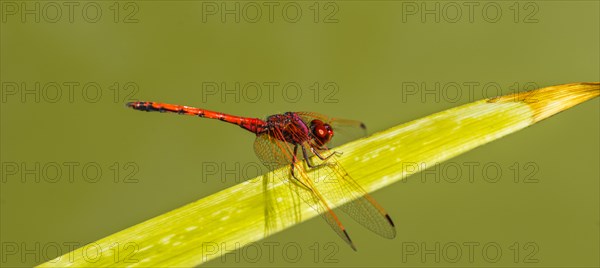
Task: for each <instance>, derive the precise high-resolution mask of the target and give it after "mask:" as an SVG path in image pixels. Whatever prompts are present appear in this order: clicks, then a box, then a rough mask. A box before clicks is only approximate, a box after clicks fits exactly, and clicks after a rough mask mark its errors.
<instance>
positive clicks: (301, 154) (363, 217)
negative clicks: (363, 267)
mask: <svg viewBox="0 0 600 268" xmlns="http://www.w3.org/2000/svg"><path fill="white" fill-rule="evenodd" d="M127 107H130V108H133V109H135V110H140V111H147V112H154V111H157V112H171V113H178V114H184V115H191V116H197V117H203V118H210V119H218V120H221V121H225V122H228V123H231V124H235V125H238V126H240V127H242V128H243V129H246V130H248V131H250V132H252V133H254V134H256V140H255V141H254V152H255V153H256V155H257V156H258V158H260V160H261V161H262V162H263V164H264V165H265V166H267V167H268V168H270V169H276V168H279V167H282V166H288V165H289V166H290V175H291V176H290V177H288V178H280V179H282V180H283V182H291V183H290V185H295V186H297V187H294V188H295V189H294V191H293V192H295V193H296V197H299V198H300V199H302V200H303V201H304V202H306V203H307V204H308V205H310V206H311V207H312V208H314V209H316V210H317V212H318V213H319V214H320V215H321V216H322V217H323V218H324V219H325V221H326V222H327V223H328V224H329V225H330V226H331V228H333V230H334V231H335V232H336V233H337V234H338V235H339V236H340V237H341V238H342V239H343V240H344V241H345V242H346V243H348V244H349V245H350V247H352V249H354V250H356V247H355V246H354V244H353V243H352V240H351V239H350V236H349V235H348V232H346V229H345V227H344V226H343V225H342V223H341V221H340V220H339V218H338V216H337V215H336V213H334V212H333V210H332V209H331V207H330V205H329V203H328V201H327V200H340V199H346V200H347V201H349V202H347V203H345V204H344V205H341V206H340V208H341V209H342V211H344V212H345V213H346V214H348V215H349V216H350V217H352V218H353V219H354V220H356V221H357V222H358V223H360V224H361V225H363V226H365V227H366V228H367V229H369V230H371V231H373V232H374V233H376V234H379V235H381V236H383V237H385V238H390V239H391V238H394V237H395V236H396V229H395V227H394V223H393V221H392V219H391V218H390V216H389V215H388V214H387V212H385V210H384V209H383V207H381V206H380V205H379V204H378V203H377V202H376V201H375V199H373V198H372V197H371V196H370V195H369V194H368V193H367V192H366V191H365V190H364V189H363V188H362V187H361V186H360V185H358V183H356V181H354V179H352V177H350V175H349V174H348V173H347V172H346V171H345V170H344V169H343V168H342V166H341V165H340V164H339V163H338V162H337V160H336V156H337V155H339V154H341V153H339V152H335V151H331V150H329V148H328V147H327V144H328V143H329V142H330V140H331V139H332V137H333V134H334V129H333V128H335V127H336V126H337V125H351V126H355V127H360V128H362V129H366V127H365V125H364V124H363V123H361V122H358V121H353V120H345V119H336V118H329V117H327V116H324V115H321V114H317V113H310V112H286V113H283V114H276V115H271V116H269V117H267V119H266V120H262V119H258V118H248V117H240V116H234V115H228V114H224V113H219V112H214V111H209V110H205V109H200V108H194V107H189V106H181V105H174V104H166V103H159V102H148V101H137V102H129V103H127ZM332 126H333V127H332ZM313 156H316V157H317V158H318V159H319V160H317V161H320V163H319V164H315V163H314V162H313V159H314V157H313ZM314 160H316V159H314ZM302 162H305V163H306V166H307V167H308V168H309V169H318V173H319V174H320V175H321V178H323V177H324V178H326V179H324V180H317V179H315V178H313V179H311V178H310V177H309V176H308V174H307V172H306V171H305V170H304V169H303V168H302V165H298V163H302ZM322 182H329V183H322ZM317 186H318V187H317ZM278 199H280V198H278ZM266 214H268V213H267V211H266ZM267 220H268V218H267Z"/></svg>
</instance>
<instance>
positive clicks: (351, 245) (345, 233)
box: [343, 229, 358, 251]
mask: <svg viewBox="0 0 600 268" xmlns="http://www.w3.org/2000/svg"><path fill="white" fill-rule="evenodd" d="M343 231H344V235H346V239H348V244H349V245H350V247H351V248H352V250H354V251H358V250H356V246H354V243H352V239H350V236H349V235H348V232H346V229H344V230H343Z"/></svg>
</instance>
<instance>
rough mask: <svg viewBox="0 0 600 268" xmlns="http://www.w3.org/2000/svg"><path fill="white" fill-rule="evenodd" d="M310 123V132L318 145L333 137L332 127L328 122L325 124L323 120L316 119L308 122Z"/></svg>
mask: <svg viewBox="0 0 600 268" xmlns="http://www.w3.org/2000/svg"><path fill="white" fill-rule="evenodd" d="M310 124H311V130H312V134H313V135H314V137H315V139H316V141H317V143H318V144H319V145H323V144H325V143H327V142H329V141H330V140H331V138H332V137H333V129H332V128H331V126H330V125H329V124H325V123H323V121H321V120H316V119H315V120H313V121H312V122H310Z"/></svg>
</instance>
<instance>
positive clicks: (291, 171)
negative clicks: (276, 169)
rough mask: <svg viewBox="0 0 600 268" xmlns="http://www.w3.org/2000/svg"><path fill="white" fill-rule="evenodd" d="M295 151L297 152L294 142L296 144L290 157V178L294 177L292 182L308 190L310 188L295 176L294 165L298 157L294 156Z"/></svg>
mask: <svg viewBox="0 0 600 268" xmlns="http://www.w3.org/2000/svg"><path fill="white" fill-rule="evenodd" d="M297 153H298V144H296V146H294V157H293V158H292V164H291V166H290V173H291V174H292V178H294V180H293V181H292V182H294V183H296V184H297V185H298V186H300V187H303V188H304V189H305V190H308V191H310V188H309V187H308V186H307V185H306V184H304V182H302V181H301V180H300V179H298V177H296V174H295V173H294V168H295V166H296V162H297V161H298V158H296V154H297Z"/></svg>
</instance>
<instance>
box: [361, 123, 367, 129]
mask: <svg viewBox="0 0 600 268" xmlns="http://www.w3.org/2000/svg"><path fill="white" fill-rule="evenodd" d="M360 128H362V129H364V130H366V129H367V125H365V123H363V122H360Z"/></svg>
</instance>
